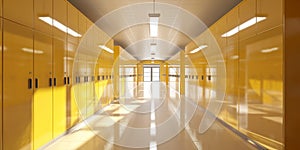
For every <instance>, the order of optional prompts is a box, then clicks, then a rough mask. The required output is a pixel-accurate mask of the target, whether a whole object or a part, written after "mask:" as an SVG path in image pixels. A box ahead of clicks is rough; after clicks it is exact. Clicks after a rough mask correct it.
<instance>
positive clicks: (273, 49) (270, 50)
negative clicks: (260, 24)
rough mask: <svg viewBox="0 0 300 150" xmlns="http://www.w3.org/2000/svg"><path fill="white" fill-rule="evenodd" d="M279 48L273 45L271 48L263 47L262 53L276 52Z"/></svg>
mask: <svg viewBox="0 0 300 150" xmlns="http://www.w3.org/2000/svg"><path fill="white" fill-rule="evenodd" d="M278 50H279V48H278V47H273V48H269V49H263V50H261V52H262V53H271V52H274V51H278Z"/></svg>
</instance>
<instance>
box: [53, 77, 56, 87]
mask: <svg viewBox="0 0 300 150" xmlns="http://www.w3.org/2000/svg"><path fill="white" fill-rule="evenodd" d="M53 80H54V86H56V78H54V79H53Z"/></svg>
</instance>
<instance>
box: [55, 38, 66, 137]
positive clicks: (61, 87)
mask: <svg viewBox="0 0 300 150" xmlns="http://www.w3.org/2000/svg"><path fill="white" fill-rule="evenodd" d="M64 44H65V41H61V40H58V39H54V41H53V48H54V57H53V63H54V64H53V77H54V81H56V84H54V86H53V92H54V93H53V98H54V99H53V119H54V120H53V136H54V137H57V136H59V135H61V134H62V133H63V132H64V131H65V130H66V116H67V114H66V105H67V97H66V94H67V91H66V86H65V83H64V69H65V68H64V67H65V64H64V57H65V56H66V55H65V54H66V53H65V46H64Z"/></svg>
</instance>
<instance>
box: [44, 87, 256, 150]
mask: <svg viewBox="0 0 300 150" xmlns="http://www.w3.org/2000/svg"><path fill="white" fill-rule="evenodd" d="M157 84H163V83H157ZM151 86H152V88H151ZM163 86H165V85H155V86H153V85H151V84H148V83H147V84H143V85H142V89H143V90H144V91H146V90H145V89H150V90H151V91H150V92H149V93H150V96H149V93H145V92H144V94H146V95H142V96H143V97H147V98H146V99H138V96H140V95H136V96H137V97H132V99H131V100H125V99H124V103H120V104H110V105H108V106H107V107H105V108H103V110H101V111H99V112H98V113H96V114H95V115H93V116H91V117H89V118H88V119H87V120H85V121H84V122H83V123H82V124H81V125H78V127H77V128H78V129H77V130H73V132H71V133H69V134H67V135H65V136H63V137H61V138H60V139H58V140H57V141H55V142H54V143H52V144H51V145H49V146H48V147H46V148H45V149H54V150H59V149H66V148H67V149H84V150H89V149H91V150H92V149H105V150H109V149H116V150H119V149H143V150H144V149H145V150H146V149H150V150H156V149H174V150H177V149H180V150H181V149H189V150H191V149H201V150H202V149H243V150H247V149H254V148H253V147H252V146H251V145H249V144H248V143H247V142H244V141H243V140H242V139H241V138H239V137H238V136H236V135H235V134H233V133H231V131H229V130H228V129H226V128H225V127H223V126H221V125H220V124H218V123H215V124H214V125H213V126H212V128H211V129H209V130H208V132H206V133H205V134H199V133H198V126H199V122H200V121H201V118H202V115H203V112H202V111H200V110H196V112H195V111H193V109H192V108H197V104H196V103H195V102H194V101H193V100H189V99H187V98H186V99H182V97H180V95H179V92H178V91H176V89H171V88H167V91H165V92H163V91H164V90H165V89H162V87H163ZM153 87H154V88H153ZM130 90H132V88H131V89H130ZM167 93H170V94H169V95H166V94H167ZM171 93H172V94H171ZM151 94H154V95H151ZM170 95H172V96H170ZM182 108H184V109H182ZM145 112H146V113H145ZM194 112H195V114H194V115H191V114H193V113H194ZM189 116H190V117H191V118H189ZM189 119H192V120H191V121H190V122H189ZM182 123H183V124H184V125H187V126H186V128H185V129H184V130H182V131H181V130H180V127H181V126H182ZM183 127H184V126H183ZM177 130H178V133H177ZM173 135H174V136H173ZM216 143H218V144H216ZM124 144H125V145H124ZM126 144H127V145H126ZM120 145H121V146H120ZM128 145H129V146H130V147H126V146H128ZM133 145H136V147H133ZM143 146H144V147H143Z"/></svg>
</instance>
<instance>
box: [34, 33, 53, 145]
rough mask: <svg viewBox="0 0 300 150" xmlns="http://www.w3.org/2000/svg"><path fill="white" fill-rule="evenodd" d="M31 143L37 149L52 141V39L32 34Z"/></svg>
mask: <svg viewBox="0 0 300 150" xmlns="http://www.w3.org/2000/svg"><path fill="white" fill-rule="evenodd" d="M34 80H35V82H36V83H35V86H34V102H33V143H34V149H38V148H39V147H41V146H43V145H44V144H46V143H47V142H49V141H51V139H52V122H53V121H52V85H53V84H54V81H53V79H52V37H50V36H47V35H46V34H43V33H41V32H34Z"/></svg>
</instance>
